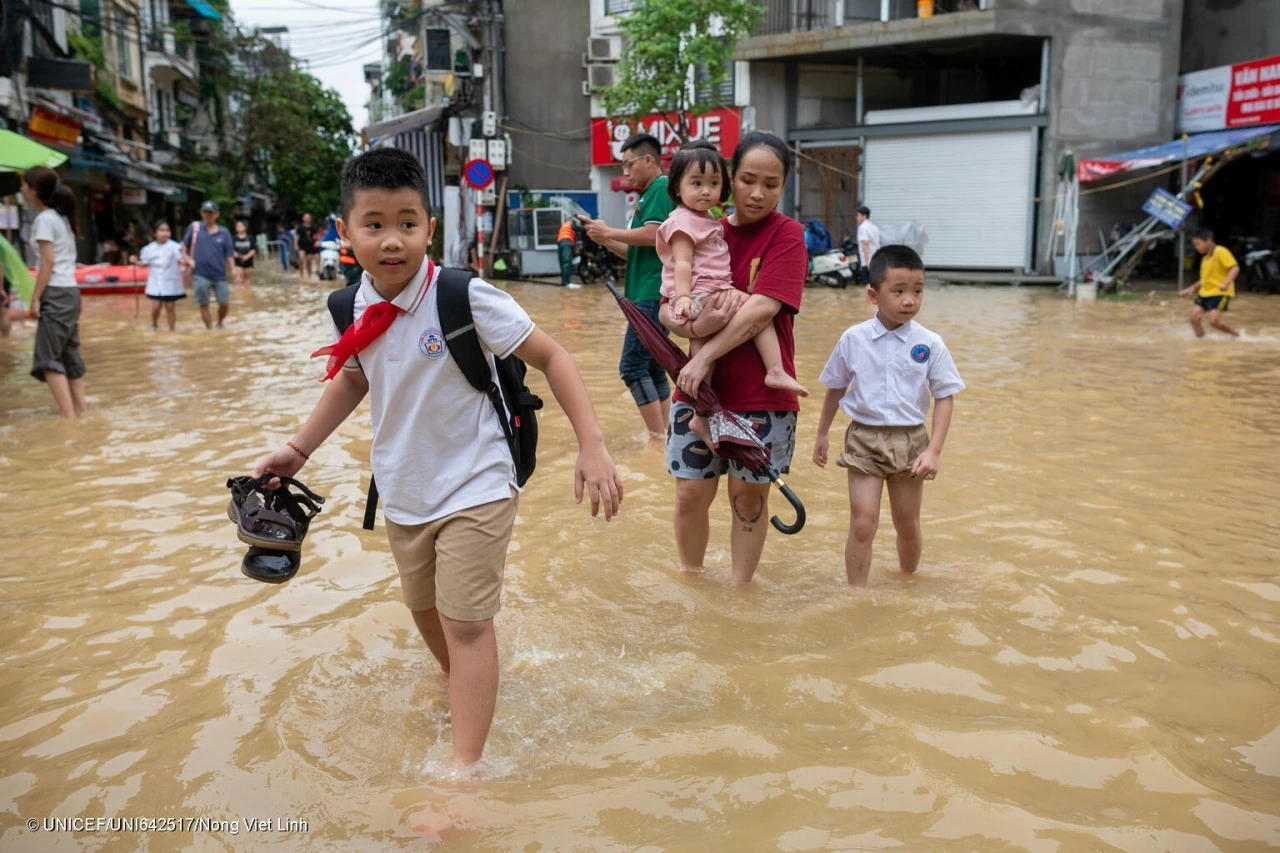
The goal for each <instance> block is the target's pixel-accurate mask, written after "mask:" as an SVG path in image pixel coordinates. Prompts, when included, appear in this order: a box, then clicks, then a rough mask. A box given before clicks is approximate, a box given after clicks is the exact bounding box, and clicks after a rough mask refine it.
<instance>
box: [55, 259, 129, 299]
mask: <svg viewBox="0 0 1280 853" xmlns="http://www.w3.org/2000/svg"><path fill="white" fill-rule="evenodd" d="M35 274H36V271H35V270H31V276H32V277H33V278H34V277H35ZM76 284H78V285H80V292H81V293H82V294H89V295H96V294H100V293H142V292H143V291H144V290H146V288H147V268H146V267H135V266H121V265H115V266H113V265H111V264H77V265H76Z"/></svg>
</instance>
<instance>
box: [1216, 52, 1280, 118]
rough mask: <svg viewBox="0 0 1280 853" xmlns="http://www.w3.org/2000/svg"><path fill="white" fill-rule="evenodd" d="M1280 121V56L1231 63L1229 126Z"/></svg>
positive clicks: (1228, 105)
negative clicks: (1235, 63)
mask: <svg viewBox="0 0 1280 853" xmlns="http://www.w3.org/2000/svg"><path fill="white" fill-rule="evenodd" d="M1275 122H1280V56H1272V57H1270V58H1269V59H1255V60H1254V61H1253V62H1241V63H1239V64H1237V65H1233V66H1231V96H1230V100H1228V101H1227V127H1247V126H1248V125H1251V124H1272V123H1275Z"/></svg>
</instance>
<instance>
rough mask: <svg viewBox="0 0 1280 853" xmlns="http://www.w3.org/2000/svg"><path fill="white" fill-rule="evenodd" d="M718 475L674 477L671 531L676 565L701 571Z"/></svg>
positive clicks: (686, 569)
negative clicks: (692, 478) (709, 476)
mask: <svg viewBox="0 0 1280 853" xmlns="http://www.w3.org/2000/svg"><path fill="white" fill-rule="evenodd" d="M719 486H720V478H719V477H714V478H712V479H710V480H681V479H679V478H677V479H676V509H675V516H674V521H675V533H676V553H677V554H678V555H679V557H680V565H681V567H683V568H684V570H685V571H688V572H700V571H702V561H703V560H704V559H705V558H706V556H707V541H708V540H709V539H710V538H711V504H712V503H713V502H714V501H715V499H716V490H717V489H718V488H719Z"/></svg>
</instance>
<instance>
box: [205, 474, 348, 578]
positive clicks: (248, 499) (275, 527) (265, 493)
mask: <svg viewBox="0 0 1280 853" xmlns="http://www.w3.org/2000/svg"><path fill="white" fill-rule="evenodd" d="M274 478H275V475H274V474H272V473H271V472H269V471H268V472H267V473H265V474H263V475H262V476H261V477H233V478H231V479H230V480H227V488H229V489H231V501H230V502H229V503H228V504H227V517H228V518H230V519H231V520H232V521H233V522H235V524H236V536H237V537H238V538H239V539H240V541H241V542H244V543H245V544H247V545H252V546H254V548H258V549H262V550H264V551H274V552H281V551H283V552H290V551H292V552H296V551H298V550H299V549H300V548H301V547H302V540H303V537H305V536H306V535H307V528H308V527H309V526H310V523H311V519H312V518H314V517H315V516H316V514H317V513H318V512H320V506H319V505H320V504H322V503H324V498H323V497H321V496H320V495H317V494H316V493H315V492H313V491H311V490H310V489H308V488H307V487H306V486H305V485H303V484H302V483H300V482H298V481H297V480H294V479H293V478H291V477H280V478H279V479H280V488H278V489H269V488H267V487H266V484H267V483H269V482H270V481H271V480H272V479H274ZM291 488H296V489H297V490H298V491H299V492H300V494H294V493H293V492H292V491H291V490H290V489H291ZM295 571H296V568H295ZM290 577H292V575H290ZM287 579H288V578H285V580H287Z"/></svg>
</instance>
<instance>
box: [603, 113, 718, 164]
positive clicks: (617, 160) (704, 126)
mask: <svg viewBox="0 0 1280 853" xmlns="http://www.w3.org/2000/svg"><path fill="white" fill-rule="evenodd" d="M685 120H686V122H687V123H688V125H689V138H690V139H705V140H707V141H708V142H711V143H713V144H714V145H715V146H716V147H717V148H719V149H720V153H721V154H723V155H724V156H725V157H729V156H731V155H732V154H733V149H734V148H736V147H737V145H738V137H739V136H741V135H742V112H741V110H739V109H738V108H737V107H720V108H718V109H714V110H711V111H710V112H707V113H702V114H701V115H693V114H692V113H686V114H685ZM633 133H648V134H650V135H652V136H654V137H656V138H657V140H658V141H659V142H660V143H661V144H662V159H664V160H667V159H670V157H671V155H672V154H674V153H675V152H676V150H677V149H679V148H680V146H681V145H682V144H684V142H685V141H686V140H683V139H681V138H680V136H679V134H678V132H677V129H676V128H674V127H672V126H671V123H670V121H669V120H668V119H667V118H666V117H664V116H662V115H657V114H655V115H651V116H646V117H645V118H642V119H640V120H638V121H631V122H628V121H624V120H621V119H611V118H593V119H592V120H591V165H593V166H618V165H621V164H622V159H623V158H622V144H623V143H624V142H626V141H627V140H628V139H629V138H630V137H631V134H633Z"/></svg>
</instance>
